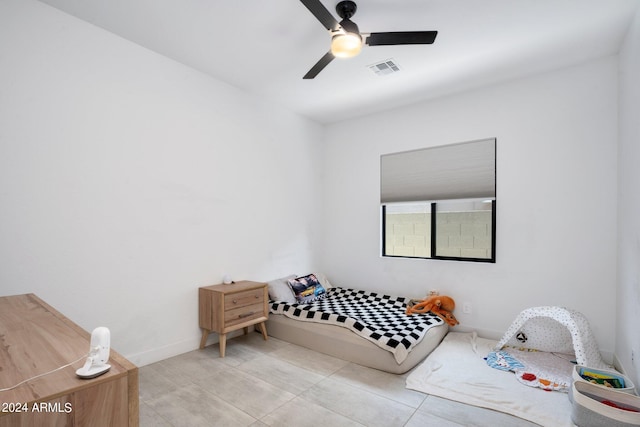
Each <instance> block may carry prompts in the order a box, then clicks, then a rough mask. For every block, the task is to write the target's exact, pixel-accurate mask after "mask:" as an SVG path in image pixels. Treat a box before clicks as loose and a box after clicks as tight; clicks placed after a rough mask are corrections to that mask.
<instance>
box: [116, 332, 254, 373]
mask: <svg viewBox="0 0 640 427" xmlns="http://www.w3.org/2000/svg"><path fill="white" fill-rule="evenodd" d="M242 333H243V331H242V329H239V330H237V331H233V332H229V333H228V334H227V339H231V338H233V337H236V336H239V335H242ZM200 338H201V337H200V336H197V337H194V338H190V339H186V340H183V341H178V342H175V343H173V344H169V345H165V346H163V347H158V348H153V349H151V350H146V351H143V352H140V353H135V354H129V355H124V357H126V358H127V359H128V360H129V361H130V362H131V363H133V364H134V365H136V366H138V367H142V366H145V365H150V364H152V363H155V362H159V361H161V360H164V359H168V358H170V357H174V356H178V355H180V354H183V353H188V352H190V351H193V350H197V349H198V348H200ZM218 342H219V339H218V334H216V333H213V332H212V333H211V334H209V338H208V339H207V343H206V345H207V346H208V345H211V344H216V343H218Z"/></svg>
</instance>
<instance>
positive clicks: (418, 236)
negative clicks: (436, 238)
mask: <svg viewBox="0 0 640 427" xmlns="http://www.w3.org/2000/svg"><path fill="white" fill-rule="evenodd" d="M384 222H385V223H384V230H385V236H384V244H385V245H384V254H383V255H387V256H403V257H417V258H430V257H431V204H430V203H412V204H394V205H387V206H385V215H384Z"/></svg>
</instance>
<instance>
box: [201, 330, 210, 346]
mask: <svg viewBox="0 0 640 427" xmlns="http://www.w3.org/2000/svg"><path fill="white" fill-rule="evenodd" d="M207 338H209V330H208V329H204V328H203V329H202V338H200V350H202V349H203V348H204V346H205V345H206V344H207Z"/></svg>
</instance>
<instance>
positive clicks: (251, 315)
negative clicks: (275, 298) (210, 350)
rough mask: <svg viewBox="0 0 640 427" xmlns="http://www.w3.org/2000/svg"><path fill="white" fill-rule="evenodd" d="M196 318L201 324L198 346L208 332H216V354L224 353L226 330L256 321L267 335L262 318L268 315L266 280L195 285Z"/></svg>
mask: <svg viewBox="0 0 640 427" xmlns="http://www.w3.org/2000/svg"><path fill="white" fill-rule="evenodd" d="M198 300H199V304H198V305H199V321H200V328H202V339H201V340H200V348H201V349H202V348H204V346H205V344H206V343H207V337H208V336H209V334H210V333H211V332H217V333H218V335H219V336H220V357H224V352H225V349H226V346H227V333H229V332H231V331H235V330H238V329H240V328H243V329H244V333H245V334H247V333H248V331H249V326H251V325H255V324H259V326H260V331H262V336H263V337H264V339H265V340H266V339H267V327H266V326H265V324H264V322H265V321H266V320H267V318H268V317H269V294H268V291H267V284H266V283H260V282H250V281H241V282H235V283H232V284H230V285H212V286H204V287H202V288H199V289H198Z"/></svg>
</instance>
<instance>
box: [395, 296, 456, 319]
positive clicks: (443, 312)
mask: <svg viewBox="0 0 640 427" xmlns="http://www.w3.org/2000/svg"><path fill="white" fill-rule="evenodd" d="M455 308H456V303H455V302H454V301H453V298H451V297H448V296H446V295H434V296H430V297H428V298H427V299H424V300H422V301H420V302H418V303H416V304H414V305H412V306H407V310H406V313H407V314H408V315H411V314H416V313H426V312H429V311H430V312H432V313H433V314H435V315H436V316H438V317H440V318H441V319H442V320H444V321H445V322H447V323H448V324H449V325H450V326H455V325H457V324H459V323H460V322H458V319H456V317H455V316H454V315H453V313H452V311H453V310H454V309H455Z"/></svg>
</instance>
